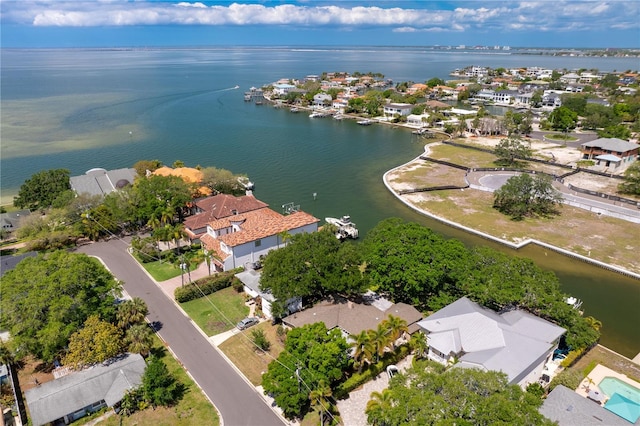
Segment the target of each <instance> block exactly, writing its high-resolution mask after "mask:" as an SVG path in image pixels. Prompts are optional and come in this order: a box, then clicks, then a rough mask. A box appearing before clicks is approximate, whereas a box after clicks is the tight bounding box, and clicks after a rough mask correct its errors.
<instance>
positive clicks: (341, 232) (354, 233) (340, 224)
mask: <svg viewBox="0 0 640 426" xmlns="http://www.w3.org/2000/svg"><path fill="white" fill-rule="evenodd" d="M324 220H325V222H327V223H328V224H331V225H333V226H335V227H336V228H338V229H337V231H336V238H337V239H339V240H344V239H346V238H353V239H354V240H355V239H356V238H358V228H356V224H355V223H353V222H351V216H348V215H345V216H342V217H341V218H340V219H337V218H335V217H325V218H324Z"/></svg>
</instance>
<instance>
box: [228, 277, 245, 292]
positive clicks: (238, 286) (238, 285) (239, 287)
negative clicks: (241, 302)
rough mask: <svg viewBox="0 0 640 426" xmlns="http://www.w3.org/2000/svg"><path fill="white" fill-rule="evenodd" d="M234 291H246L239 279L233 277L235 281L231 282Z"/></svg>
mask: <svg viewBox="0 0 640 426" xmlns="http://www.w3.org/2000/svg"><path fill="white" fill-rule="evenodd" d="M231 285H232V286H233V289H234V290H235V291H237V292H238V293H242V292H243V291H244V284H242V281H240V280H239V279H238V278H236V277H233V281H232V282H231Z"/></svg>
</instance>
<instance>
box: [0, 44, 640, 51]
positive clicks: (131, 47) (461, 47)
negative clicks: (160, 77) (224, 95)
mask: <svg viewBox="0 0 640 426" xmlns="http://www.w3.org/2000/svg"><path fill="white" fill-rule="evenodd" d="M391 47H393V48H405V49H424V48H429V49H437V50H463V51H467V50H472V51H474V50H477V51H486V50H488V51H489V52H509V51H510V50H518V51H522V50H533V51H565V50H566V51H612V52H616V51H640V46H638V47H576V46H563V47H545V46H509V45H497V44H496V45H473V46H470V45H469V46H468V45H460V44H459V45H443V44H431V45H403V44H370V45H368V44H367V45H365V44H357V45H348V44H345V45H337V44H336V45H333V44H269V45H267V44H264V45H262V44H211V45H200V44H195V45H188V44H185V45H113V46H40V47H37V46H29V47H27V46H13V47H12V46H2V47H0V50H49V49H63V50H154V49H216V48H222V49H224V48H261V49H264V48H271V49H278V48H289V49H295V48H299V49H305V48H306V49H309V48H324V49H354V48H355V49H363V48H391ZM496 47H498V48H496ZM505 48H506V49H505Z"/></svg>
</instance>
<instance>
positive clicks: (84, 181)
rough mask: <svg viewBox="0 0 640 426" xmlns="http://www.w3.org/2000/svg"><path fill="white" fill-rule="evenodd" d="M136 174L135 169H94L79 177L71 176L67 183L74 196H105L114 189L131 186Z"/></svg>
mask: <svg viewBox="0 0 640 426" xmlns="http://www.w3.org/2000/svg"><path fill="white" fill-rule="evenodd" d="M136 176H137V173H136V170H135V169H116V170H105V169H101V168H95V169H91V170H88V171H87V172H86V173H85V174H83V175H80V176H72V177H71V178H70V179H69V181H70V183H71V189H73V190H74V191H75V192H76V194H83V193H86V194H89V195H102V196H105V195H107V194H109V193H111V192H113V191H115V190H116V189H122V188H124V187H125V186H127V185H131V184H133V181H134V179H135V178H136Z"/></svg>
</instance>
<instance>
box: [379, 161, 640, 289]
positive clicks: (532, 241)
mask: <svg viewBox="0 0 640 426" xmlns="http://www.w3.org/2000/svg"><path fill="white" fill-rule="evenodd" d="M423 155H424V154H423ZM420 157H421V156H418V157H416V158H415V159H413V160H411V161H408V162H406V163H405V164H402V165H400V166H397V167H395V168H393V169H391V170H389V171H387V172H386V173H385V174H384V175H383V177H382V180H383V182H384V185H385V186H386V187H387V189H388V190H389V191H390V192H391V193H392V194H393V195H394V196H395V197H396V198H397V199H398V200H400V201H401V202H402V203H404V204H405V205H406V206H407V207H409V208H411V209H412V210H414V211H416V212H418V213H420V214H422V215H424V216H428V217H430V218H432V219H435V220H437V221H438V222H441V223H444V224H446V225H449V226H452V227H454V228H458V229H461V230H463V231H466V232H470V233H472V234H474V235H477V236H479V237H481V238H484V239H487V240H491V241H495V242H497V243H500V244H502V245H505V246H507V247H510V248H513V249H516V250H517V249H520V248H522V247H525V246H527V245H528V244H537V245H539V246H541V247H544V248H546V249H549V250H553V251H555V252H557V253H560V254H563V255H565V256H569V257H571V258H574V259H578V260H580V261H582V262H586V263H590V264H592V265H596V266H598V267H600V268H604V269H607V270H609V271H613V272H617V273H619V274H622V275H625V276H628V277H631V278H635V279H637V280H640V274H637V273H635V272H631V271H629V270H626V269H624V268H620V267H618V266H615V265H610V264H608V263H605V262H601V261H599V260H595V259H592V258H590V257H587V256H583V255H580V254H578V253H574V252H572V251H569V250H565V249H563V248H560V247H556V246H554V245H551V244H547V243H545V242H542V241H538V240H536V239H532V238H529V239H526V240H524V241H521V242H519V243H513V242H511V241H507V240H503V239H502V238H498V237H495V236H493V235H490V234H487V233H485V232H481V231H478V230H476V229H473V228H469V227H467V226H464V225H462V224H459V223H457V222H453V221H451V220H448V219H445V218H443V217H440V216H437V215H434V214H432V213H429V212H427V211H425V210H422V209H420V208H418V207H416V206H415V205H413V204H412V203H410V202H408V201H407V200H405V199H403V198H402V197H401V196H400V194H398V193H397V192H396V191H395V190H394V189H393V188H392V187H391V185H390V184H389V182H388V179H387V177H388V175H389V174H390V173H392V172H394V171H396V170H397V169H399V168H401V167H404V166H406V165H408V164H410V163H413V162H414V161H416V160H418V159H420Z"/></svg>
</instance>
